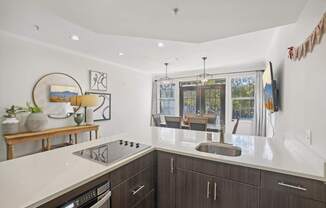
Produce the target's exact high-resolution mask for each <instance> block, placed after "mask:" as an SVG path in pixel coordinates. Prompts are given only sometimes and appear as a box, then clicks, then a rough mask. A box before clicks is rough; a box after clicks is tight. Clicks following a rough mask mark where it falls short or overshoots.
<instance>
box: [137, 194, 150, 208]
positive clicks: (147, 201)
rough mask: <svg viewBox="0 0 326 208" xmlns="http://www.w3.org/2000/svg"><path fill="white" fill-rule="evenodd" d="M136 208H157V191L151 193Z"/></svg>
mask: <svg viewBox="0 0 326 208" xmlns="http://www.w3.org/2000/svg"><path fill="white" fill-rule="evenodd" d="M135 208H155V191H154V190H153V191H152V192H150V193H149V194H148V195H147V196H146V197H145V199H143V200H142V201H141V202H140V203H139V204H137V205H136V207H135Z"/></svg>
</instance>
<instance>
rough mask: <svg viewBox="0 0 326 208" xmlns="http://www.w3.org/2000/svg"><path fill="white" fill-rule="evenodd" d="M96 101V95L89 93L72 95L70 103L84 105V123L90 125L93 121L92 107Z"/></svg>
mask: <svg viewBox="0 0 326 208" xmlns="http://www.w3.org/2000/svg"><path fill="white" fill-rule="evenodd" d="M97 101H98V97H97V96H95V95H91V94H86V95H82V96H75V97H72V98H71V105H73V106H80V107H84V108H85V115H86V124H87V125H91V124H93V123H94V119H93V108H92V107H94V106H97ZM79 117H80V116H79ZM75 118H76V117H75Z"/></svg>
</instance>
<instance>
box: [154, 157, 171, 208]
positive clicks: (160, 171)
mask: <svg viewBox="0 0 326 208" xmlns="http://www.w3.org/2000/svg"><path fill="white" fill-rule="evenodd" d="M175 178H176V177H175V156H174V155H173V154H168V153H165V152H158V153H157V207H158V208H175Z"/></svg>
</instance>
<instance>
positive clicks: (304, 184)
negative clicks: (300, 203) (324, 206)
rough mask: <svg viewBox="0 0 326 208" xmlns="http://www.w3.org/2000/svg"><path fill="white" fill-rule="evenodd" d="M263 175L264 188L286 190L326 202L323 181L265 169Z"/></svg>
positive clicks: (289, 192)
mask: <svg viewBox="0 0 326 208" xmlns="http://www.w3.org/2000/svg"><path fill="white" fill-rule="evenodd" d="M261 176H262V178H261V181H262V188H264V189H269V190H275V191H281V192H286V193H288V194H294V195H298V196H301V197H305V198H311V199H314V200H319V201H323V202H325V194H324V193H325V192H324V191H325V187H324V184H323V182H320V181H316V180H311V179H306V178H301V177H296V176H289V175H284V174H279V173H272V172H267V171H263V172H262V175H261Z"/></svg>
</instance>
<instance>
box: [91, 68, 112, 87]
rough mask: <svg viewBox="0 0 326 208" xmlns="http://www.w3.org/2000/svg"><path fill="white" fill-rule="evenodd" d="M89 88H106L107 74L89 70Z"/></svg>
mask: <svg viewBox="0 0 326 208" xmlns="http://www.w3.org/2000/svg"><path fill="white" fill-rule="evenodd" d="M89 89H90V90H94V91H107V90H108V74H107V73H105V72H99V71H93V70H90V71H89Z"/></svg>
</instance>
